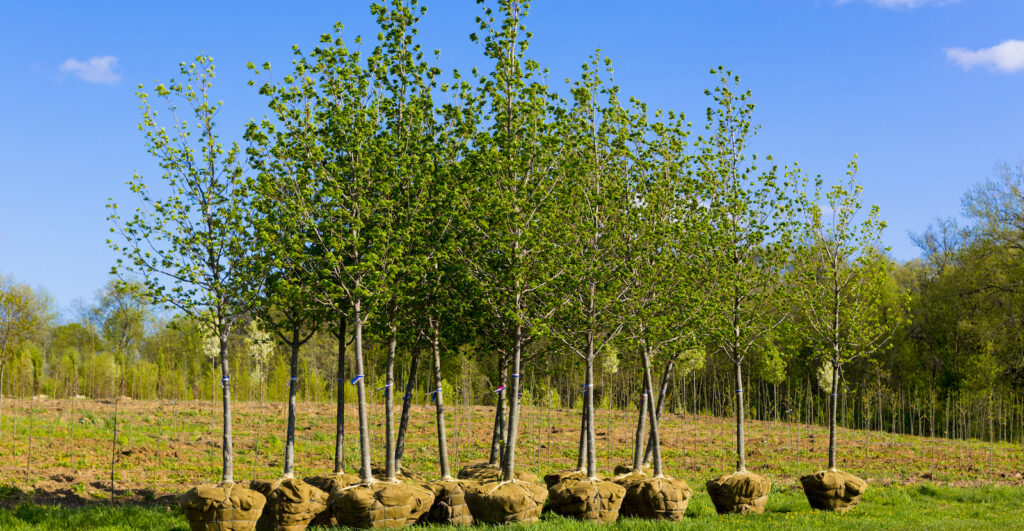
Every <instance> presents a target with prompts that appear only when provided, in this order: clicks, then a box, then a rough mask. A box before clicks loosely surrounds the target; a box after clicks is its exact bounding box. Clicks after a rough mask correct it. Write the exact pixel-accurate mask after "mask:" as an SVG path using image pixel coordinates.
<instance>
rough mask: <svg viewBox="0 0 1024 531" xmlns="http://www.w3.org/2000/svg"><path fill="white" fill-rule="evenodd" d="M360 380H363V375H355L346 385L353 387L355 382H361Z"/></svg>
mask: <svg viewBox="0 0 1024 531" xmlns="http://www.w3.org/2000/svg"><path fill="white" fill-rule="evenodd" d="M362 379H363V375H362V374H357V375H356V377H355V378H352V379H351V380H349V382H348V383H350V384H352V385H355V384H356V382H358V381H359V380H362Z"/></svg>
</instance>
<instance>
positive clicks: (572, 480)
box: [548, 476, 626, 522]
mask: <svg viewBox="0 0 1024 531" xmlns="http://www.w3.org/2000/svg"><path fill="white" fill-rule="evenodd" d="M625 495H626V489H625V488H624V487H623V486H621V485H618V484H615V483H612V482H611V481H604V480H601V479H596V478H595V479H590V478H585V477H584V478H578V477H575V476H570V477H568V478H565V479H563V480H562V481H560V482H558V483H555V484H554V485H552V486H551V487H549V488H548V505H549V506H550V507H551V510H552V511H554V512H555V513H557V514H560V515H563V516H569V517H572V518H576V519H578V520H585V521H592V522H614V521H615V520H617V519H618V518H619V508H620V506H621V505H622V500H623V498H624V497H625Z"/></svg>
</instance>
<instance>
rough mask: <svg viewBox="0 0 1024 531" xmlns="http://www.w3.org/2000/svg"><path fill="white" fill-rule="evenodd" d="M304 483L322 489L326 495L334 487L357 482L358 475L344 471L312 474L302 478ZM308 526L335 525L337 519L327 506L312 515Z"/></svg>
mask: <svg viewBox="0 0 1024 531" xmlns="http://www.w3.org/2000/svg"><path fill="white" fill-rule="evenodd" d="M304 481H305V482H306V483H309V484H310V485H312V486H314V487H316V488H318V489H320V490H322V491H324V492H326V493H327V495H328V496H330V494H331V493H332V492H334V490H335V489H341V488H345V487H347V486H349V485H355V484H356V483H359V481H360V480H359V476H357V475H355V474H346V473H344V472H341V473H338V474H326V475H323V476H312V477H308V478H306V479H305V480H304ZM309 525H310V526H336V525H338V520H337V519H336V518H335V517H334V513H333V512H331V508H330V507H329V506H327V507H324V509H323V510H322V511H320V514H318V515H316V516H315V517H313V520H312V521H311V522H309Z"/></svg>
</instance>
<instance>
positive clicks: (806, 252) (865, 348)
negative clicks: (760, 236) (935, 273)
mask: <svg viewBox="0 0 1024 531" xmlns="http://www.w3.org/2000/svg"><path fill="white" fill-rule="evenodd" d="M856 171H857V161H856V159H854V160H853V161H851V162H850V164H849V166H847V172H846V178H845V179H844V180H843V181H841V182H839V183H837V184H835V185H833V186H832V187H831V188H830V189H829V190H828V191H827V192H825V193H824V197H822V195H823V194H822V181H821V178H820V177H819V178H818V179H817V181H816V182H815V191H814V198H813V203H812V204H811V205H810V207H809V208H808V209H807V220H806V225H805V228H804V234H803V236H804V241H803V242H802V246H801V247H800V249H799V255H798V261H797V264H798V268H799V269H798V274H799V281H798V282H797V284H796V286H795V288H796V289H795V295H796V297H797V301H798V305H799V307H800V308H801V309H802V310H803V313H804V322H805V323H806V327H805V329H804V335H805V337H806V339H807V341H808V342H809V343H810V344H812V345H813V346H814V347H815V348H814V350H813V352H814V355H815V356H816V357H817V358H819V359H822V360H824V361H825V367H827V368H829V369H830V370H831V375H830V376H831V378H830V380H831V382H830V383H831V396H830V398H831V399H830V400H829V410H828V469H827V470H826V471H823V472H826V473H833V474H835V473H837V469H836V410H837V405H838V402H839V400H838V398H839V387H840V381H841V376H842V373H843V372H842V371H843V366H844V365H846V364H847V363H850V362H851V361H853V360H855V359H857V358H860V357H862V356H870V355H872V354H874V353H876V352H879V351H881V350H883V349H886V348H888V346H889V345H890V340H891V339H892V337H893V334H894V332H895V330H896V328H897V327H898V326H899V324H900V323H901V321H902V320H903V314H904V312H905V309H906V305H907V299H906V297H905V296H904V297H900V299H899V300H898V301H896V306H895V307H892V306H891V304H890V301H889V300H888V299H889V297H888V293H887V292H888V280H889V276H890V274H891V269H892V262H891V261H890V260H889V259H888V258H887V257H886V256H885V254H884V252H885V249H883V247H882V242H881V238H882V231H884V230H885V222H884V221H882V220H881V219H880V218H879V215H878V207H877V206H873V207H871V209H870V210H869V211H868V213H867V215H866V216H865V217H864V218H863V219H862V220H861V219H858V218H859V217H860V216H861V215H862V210H863V207H862V204H861V193H862V188H861V186H860V185H859V184H857V182H856V180H855V177H854V176H855V174H856ZM822 202H824V204H822ZM847 476H849V475H848V474H845V473H844V474H840V478H841V479H842V481H843V482H844V484H845V492H844V494H843V495H841V496H840V497H839V499H835V497H832V496H829V495H828V494H827V492H826V491H827V490H828V487H826V486H824V485H823V483H822V481H823V479H824V474H823V473H819V474H813V475H811V476H805V477H803V478H801V482H802V483H803V484H804V490H805V492H806V493H807V496H808V499H809V500H810V501H811V505H812V506H814V507H815V508H822V509H846V508H848V507H850V506H852V505H853V504H855V503H856V502H857V498H858V497H859V496H860V493H862V492H863V491H864V489H865V488H866V487H867V484H866V483H865V482H864V481H862V480H859V479H858V478H855V477H853V476H849V477H847Z"/></svg>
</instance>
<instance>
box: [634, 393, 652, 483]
mask: <svg viewBox="0 0 1024 531" xmlns="http://www.w3.org/2000/svg"><path fill="white" fill-rule="evenodd" d="M640 388H641V394H640V407H639V408H638V409H639V410H640V414H639V415H637V419H636V438H635V439H634V440H633V471H634V472H640V470H641V463H642V462H643V455H642V454H641V453H640V452H641V451H642V449H643V445H644V417H646V416H647V395H648V394H649V393H648V392H647V380H646V379H644V380H643V384H642V385H641V386H640Z"/></svg>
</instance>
